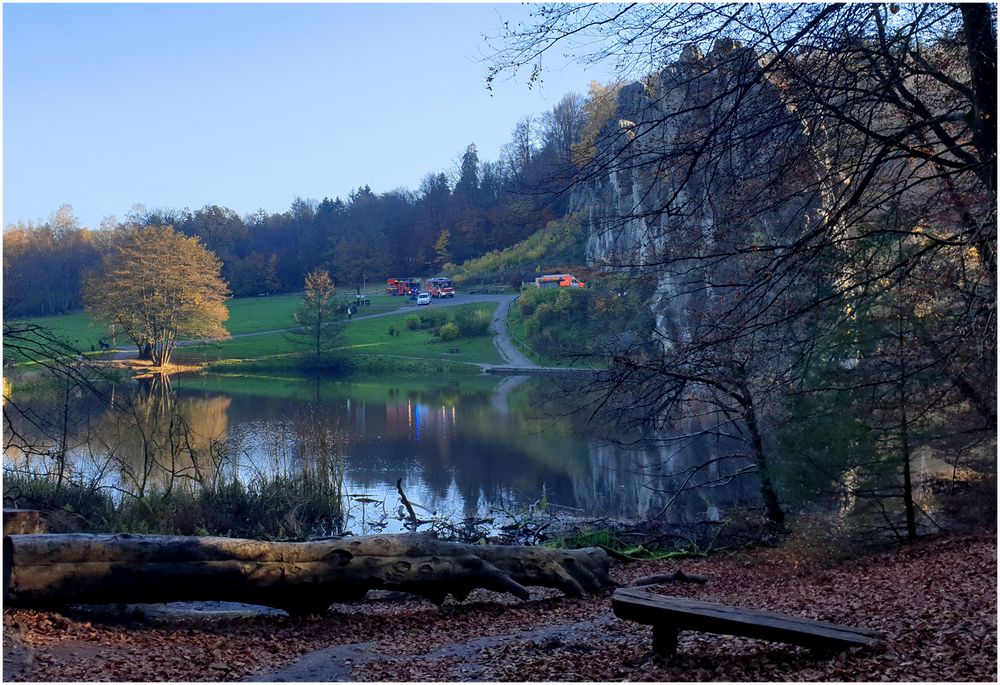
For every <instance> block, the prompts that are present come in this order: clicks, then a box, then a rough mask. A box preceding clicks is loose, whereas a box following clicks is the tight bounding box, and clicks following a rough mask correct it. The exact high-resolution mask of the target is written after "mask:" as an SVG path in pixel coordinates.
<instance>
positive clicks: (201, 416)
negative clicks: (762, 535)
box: [5, 377, 756, 523]
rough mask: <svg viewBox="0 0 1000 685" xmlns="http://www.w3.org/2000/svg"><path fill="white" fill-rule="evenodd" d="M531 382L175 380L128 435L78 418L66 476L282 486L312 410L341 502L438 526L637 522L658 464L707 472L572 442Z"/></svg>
mask: <svg viewBox="0 0 1000 685" xmlns="http://www.w3.org/2000/svg"><path fill="white" fill-rule="evenodd" d="M536 382H543V381H531V382H529V383H526V384H522V385H518V384H517V383H511V382H509V381H504V382H503V383H501V386H502V387H500V388H499V390H498V383H497V382H496V381H494V380H492V379H488V378H480V377H475V378H463V379H460V380H456V381H441V382H437V383H434V382H426V381H423V382H420V381H400V382H384V381H380V382H366V383H345V382H330V381H322V382H320V381H314V380H305V379H286V380H276V379H266V380H264V379H242V378H236V379H234V378H218V377H196V378H190V379H184V378H180V379H176V380H175V381H174V384H173V385H174V387H173V390H174V391H175V393H174V395H170V396H169V397H168V396H167V395H165V394H162V393H161V394H160V395H156V394H150V395H149V396H148V397H147V399H146V400H145V401H144V403H143V404H142V405H141V406H140V407H139V408H138V410H139V411H140V412H142V416H143V422H144V423H142V426H143V428H142V429H141V430H138V431H137V430H135V429H133V430H131V431H129V430H126V428H125V427H124V426H123V425H122V424H121V419H120V418H118V417H116V416H115V415H113V414H112V413H111V412H108V411H106V409H105V410H97V409H94V408H91V409H89V410H88V412H87V413H88V415H89V417H88V421H87V424H86V425H87V428H86V433H84V429H83V423H81V424H80V426H78V427H77V429H76V433H77V436H76V441H75V447H74V448H73V449H72V450H71V451H72V453H73V454H74V457H75V464H74V467H73V468H74V469H76V470H77V471H81V470H86V471H87V472H88V473H91V474H93V473H94V469H98V470H99V469H102V468H106V465H102V464H101V463H100V455H101V454H102V453H106V452H107V451H114V452H115V453H116V454H127V455H128V459H127V460H126V463H127V464H128V467H127V468H126V469H124V471H125V472H124V473H118V474H110V473H103V474H102V477H103V478H105V479H112V480H114V484H115V486H116V487H121V488H123V489H125V490H129V491H131V490H134V488H136V487H139V486H140V485H142V486H144V487H150V486H153V485H155V486H158V487H165V486H169V483H168V482H167V481H166V480H164V479H177V478H190V477H193V476H198V477H206V476H207V477H213V475H215V474H217V473H218V472H219V471H220V470H221V469H224V468H233V469H235V470H236V472H238V473H244V474H252V473H254V472H260V471H265V472H269V473H274V474H278V475H281V474H283V473H285V472H288V471H291V470H294V469H296V468H302V459H301V455H300V454H298V452H297V449H298V447H297V445H298V444H299V443H297V442H296V439H295V435H296V434H297V433H296V430H297V429H296V427H295V421H296V417H301V416H303V415H304V413H305V412H307V411H314V412H315V408H316V407H319V408H321V412H319V413H314V416H316V417H321V418H315V419H314V421H316V422H326V423H328V424H330V426H331V427H332V428H339V430H340V431H342V432H343V433H345V434H346V436H347V445H346V448H345V450H346V456H345V459H344V480H345V486H346V491H347V492H348V493H351V494H354V495H356V496H358V495H365V496H367V498H369V499H374V500H382V499H384V500H385V501H386V502H387V504H388V505H389V506H390V508H391V507H394V506H395V503H396V501H397V494H396V481H397V480H398V479H402V481H403V486H404V488H405V490H406V493H407V496H408V497H409V499H410V500H412V501H413V502H415V503H418V504H420V505H422V506H423V507H425V508H426V510H428V511H433V512H436V513H438V514H439V515H451V516H470V517H471V516H478V515H483V514H484V513H487V512H488V510H489V508H490V507H491V506H494V505H498V504H500V503H502V504H504V505H505V506H514V507H521V506H523V505H524V504H525V503H529V502H535V501H539V500H541V499H542V498H543V497H544V498H545V500H546V501H547V502H548V503H549V504H551V505H552V506H554V507H557V508H563V509H564V510H565V511H566V512H569V513H575V514H578V515H579V516H581V517H587V518H592V517H608V518H613V519H639V518H646V517H649V516H652V515H654V514H657V513H658V512H660V511H661V509H662V508H663V507H664V505H665V503H666V502H667V501H668V500H670V495H669V494H665V492H664V491H669V490H671V489H672V488H673V487H676V484H677V483H678V482H679V479H680V477H676V476H675V477H674V478H664V477H662V476H660V477H657V476H654V475H652V474H656V473H657V472H659V471H661V470H662V466H663V464H664V462H667V461H669V462H670V467H669V469H668V470H669V471H671V472H681V471H683V469H684V467H685V465H687V464H695V463H701V462H703V461H709V460H708V459H707V457H708V456H709V455H710V454H711V452H712V450H713V449H715V446H713V445H709V444H703V443H694V444H690V445H686V446H685V447H684V448H683V449H681V450H679V451H678V450H677V448H676V447H673V448H670V449H669V450H668V449H667V448H663V447H648V446H647V447H640V448H630V449H626V448H624V447H621V446H617V445H614V444H611V443H610V441H609V440H606V439H605V440H602V439H598V438H594V437H586V436H583V435H580V434H576V433H574V430H573V429H572V427H571V425H570V423H569V422H567V421H565V420H557V419H555V418H552V417H548V416H545V415H544V413H543V412H542V411H541V410H540V409H539V407H537V406H533V405H532V403H531V401H530V398H531V397H532V395H531V393H530V392H528V389H530V387H531V384H532V383H536ZM167 402H172V403H174V404H173V406H172V407H168V406H166V404H165V403H167ZM171 408H173V409H174V410H175V411H173V412H171V411H168V409H171ZM171 415H172V416H175V417H179V418H175V419H173V420H174V421H179V422H180V423H182V424H183V425H184V427H186V428H187V433H185V435H190V436H191V437H185V438H184V439H186V440H194V441H195V444H193V445H188V447H191V448H192V449H176V448H177V447H178V445H177V444H176V443H178V442H179V441H180V438H179V437H178V436H180V435H181V434H180V433H178V432H172V431H173V429H174V428H176V427H172V426H167V425H162V424H160V423H158V422H160V421H166V420H168V418H167V417H169V416H171ZM71 432H72V431H71ZM298 434H299V435H301V430H298ZM88 445H89V446H88ZM85 446H86V447H85ZM192 454H197V455H203V456H199V457H198V458H197V459H192V457H191V455H192ZM222 454H226V455H227V456H228V459H227V460H226V462H225V466H223V461H222V460H221V459H219V458H217V457H219V456H221V455H222ZM234 455H235V456H236V458H235V459H233V456H234ZM24 459H25V457H24V456H23V455H19V454H18V453H17V451H16V450H14V451H10V450H9V451H8V453H7V454H6V455H5V463H6V464H8V465H9V464H11V463H14V462H18V461H19V460H20V461H23V460H24ZM185 459H186V460H187V461H184V460H185ZM170 460H173V461H170ZM157 465H160V466H168V467H169V468H157ZM213 469H215V471H214V472H213ZM166 474H169V475H166ZM707 475H711V474H707ZM105 482H107V481H105ZM755 496H756V495H755V483H754V481H753V479H752V478H751V479H740V480H737V481H734V482H732V483H729V484H726V485H720V486H719V487H714V488H706V489H700V490H697V491H691V492H685V493H683V494H681V495H679V496H678V497H677V498H676V500H675V501H673V505H672V506H671V507H670V508H669V509H668V510H667V511H666V512H664V513H663V514H662V516H661V517H660V518H661V520H663V521H668V522H676V523H695V522H701V521H705V520H710V519H713V518H715V519H717V518H718V517H719V516H720V511H722V512H726V511H728V510H730V509H731V508H732V507H734V506H738V505H740V504H746V503H748V502H752V501H754V499H755Z"/></svg>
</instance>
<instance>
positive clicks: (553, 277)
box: [535, 274, 584, 288]
mask: <svg viewBox="0 0 1000 685" xmlns="http://www.w3.org/2000/svg"><path fill="white" fill-rule="evenodd" d="M535 287H536V288H582V287H584V283H583V281H578V280H576V276H574V275H573V274H546V275H544V276H539V277H538V278H536V279H535Z"/></svg>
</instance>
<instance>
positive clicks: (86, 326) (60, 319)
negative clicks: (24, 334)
mask: <svg viewBox="0 0 1000 685" xmlns="http://www.w3.org/2000/svg"><path fill="white" fill-rule="evenodd" d="M22 321H23V322H25V323H30V324H35V325H37V326H41V327H43V328H47V329H48V330H49V331H51V332H52V333H53V334H55V335H56V336H58V337H59V338H60V339H61V340H63V341H65V342H67V343H69V344H70V345H73V346H74V347H75V348H77V349H79V350H81V351H84V352H89V351H90V346H91V345H93V346H94V349H95V350H96V349H100V346H99V345H98V344H97V341H98V340H100V339H102V338H104V339H105V340H110V339H111V338H110V336H109V335H108V330H107V328H106V327H105V326H102V325H100V324H97V323H94V321H93V319H92V318H91V316H90V314H86V313H84V312H78V313H75V314H64V315H62V316H36V317H32V318H30V319H18V322H22Z"/></svg>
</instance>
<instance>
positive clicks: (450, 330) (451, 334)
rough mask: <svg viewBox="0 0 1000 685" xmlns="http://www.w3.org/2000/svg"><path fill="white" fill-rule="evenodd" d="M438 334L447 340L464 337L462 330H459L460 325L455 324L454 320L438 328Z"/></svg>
mask: <svg viewBox="0 0 1000 685" xmlns="http://www.w3.org/2000/svg"><path fill="white" fill-rule="evenodd" d="M438 336H440V338H441V339H442V340H444V341H446V342H447V341H449V340H457V339H458V338H460V337H462V332H461V330H459V328H458V325H457V324H455V322H454V321H449V322H448V323H446V324H444V325H443V326H441V328H439V329H438Z"/></svg>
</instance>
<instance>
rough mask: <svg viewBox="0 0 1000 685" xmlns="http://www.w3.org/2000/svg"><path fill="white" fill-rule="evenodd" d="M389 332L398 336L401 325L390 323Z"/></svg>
mask: <svg viewBox="0 0 1000 685" xmlns="http://www.w3.org/2000/svg"><path fill="white" fill-rule="evenodd" d="M388 333H389V335H391V336H397V335H399V326H397V325H396V324H394V323H391V324H389V330H388Z"/></svg>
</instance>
